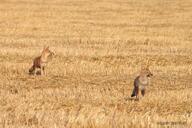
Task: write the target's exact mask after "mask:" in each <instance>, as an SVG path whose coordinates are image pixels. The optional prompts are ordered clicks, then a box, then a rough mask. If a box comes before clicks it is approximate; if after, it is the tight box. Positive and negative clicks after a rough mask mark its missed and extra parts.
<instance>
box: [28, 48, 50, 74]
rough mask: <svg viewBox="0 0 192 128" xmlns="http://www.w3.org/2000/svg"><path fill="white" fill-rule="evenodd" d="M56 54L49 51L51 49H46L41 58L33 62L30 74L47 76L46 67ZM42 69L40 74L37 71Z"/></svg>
mask: <svg viewBox="0 0 192 128" xmlns="http://www.w3.org/2000/svg"><path fill="white" fill-rule="evenodd" d="M53 55H54V53H53V52H52V51H50V50H49V47H45V48H44V49H43V51H42V53H41V55H40V56H38V57H36V58H35V59H34V60H33V65H32V67H31V68H30V69H29V74H33V75H44V74H45V67H46V65H47V63H48V59H49V57H52V56H53ZM37 69H40V72H38V71H37Z"/></svg>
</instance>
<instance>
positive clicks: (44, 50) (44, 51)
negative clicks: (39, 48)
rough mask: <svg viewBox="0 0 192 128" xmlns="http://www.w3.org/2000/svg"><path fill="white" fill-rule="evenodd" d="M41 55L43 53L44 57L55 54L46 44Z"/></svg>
mask: <svg viewBox="0 0 192 128" xmlns="http://www.w3.org/2000/svg"><path fill="white" fill-rule="evenodd" d="M42 55H43V56H44V57H52V56H53V55H55V53H54V52H52V51H51V50H50V49H49V46H47V47H45V48H44V49H43V52H42Z"/></svg>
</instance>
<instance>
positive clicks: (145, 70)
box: [141, 66, 153, 77]
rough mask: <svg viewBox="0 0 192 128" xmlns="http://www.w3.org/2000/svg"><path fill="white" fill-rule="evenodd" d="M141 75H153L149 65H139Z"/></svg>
mask: <svg viewBox="0 0 192 128" xmlns="http://www.w3.org/2000/svg"><path fill="white" fill-rule="evenodd" d="M141 75H145V76H147V77H151V76H153V74H152V73H151V71H150V70H149V66H147V67H141Z"/></svg>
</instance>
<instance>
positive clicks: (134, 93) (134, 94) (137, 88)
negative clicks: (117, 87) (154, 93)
mask: <svg viewBox="0 0 192 128" xmlns="http://www.w3.org/2000/svg"><path fill="white" fill-rule="evenodd" d="M138 93H139V87H137V86H135V87H134V89H133V92H132V94H131V97H134V96H136V98H137V97H138Z"/></svg>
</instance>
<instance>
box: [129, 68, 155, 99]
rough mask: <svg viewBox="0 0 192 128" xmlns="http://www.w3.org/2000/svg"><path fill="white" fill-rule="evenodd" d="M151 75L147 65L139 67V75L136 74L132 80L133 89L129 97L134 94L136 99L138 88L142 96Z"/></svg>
mask: <svg viewBox="0 0 192 128" xmlns="http://www.w3.org/2000/svg"><path fill="white" fill-rule="evenodd" d="M151 76H153V74H152V73H151V71H150V70H149V66H147V67H146V68H143V67H142V68H141V72H140V75H139V76H137V77H136V78H135V80H134V89H133V92H132V94H131V97H134V96H136V99H137V100H138V99H139V98H138V96H139V90H141V94H142V96H144V95H145V88H146V86H147V85H148V84H149V77H151Z"/></svg>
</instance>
